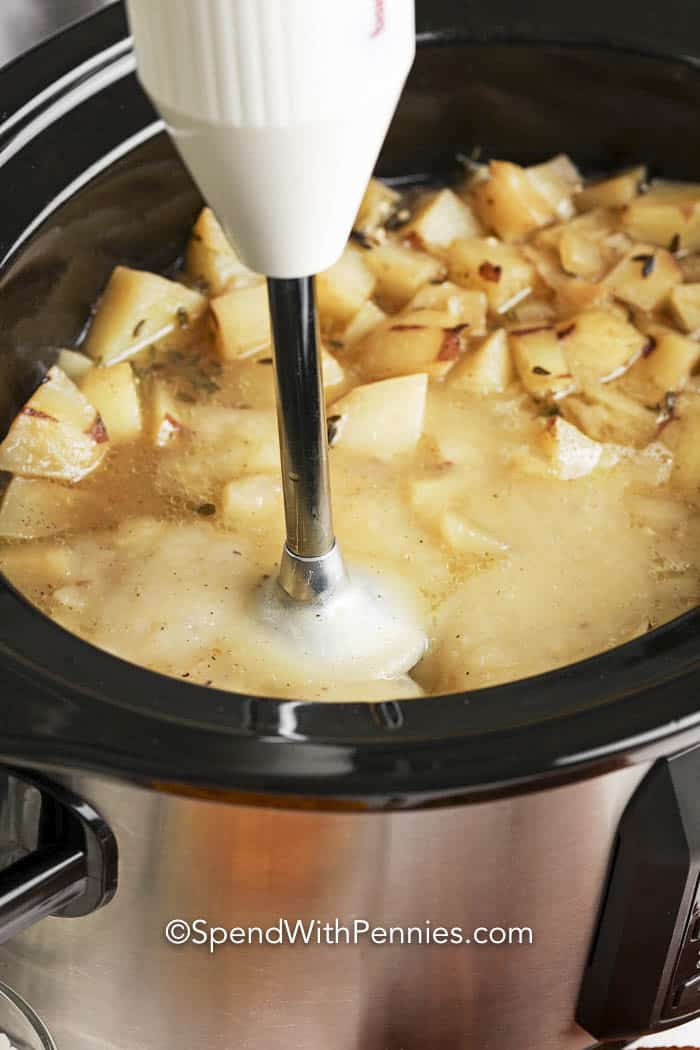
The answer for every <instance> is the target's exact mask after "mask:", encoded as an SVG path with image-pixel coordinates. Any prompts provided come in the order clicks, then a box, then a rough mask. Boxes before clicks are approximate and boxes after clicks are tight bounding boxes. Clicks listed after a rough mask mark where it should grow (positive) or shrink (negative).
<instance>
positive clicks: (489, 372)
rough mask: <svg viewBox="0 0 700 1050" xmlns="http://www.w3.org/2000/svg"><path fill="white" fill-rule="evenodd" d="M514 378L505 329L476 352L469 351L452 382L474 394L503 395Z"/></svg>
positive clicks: (500, 329)
mask: <svg viewBox="0 0 700 1050" xmlns="http://www.w3.org/2000/svg"><path fill="white" fill-rule="evenodd" d="M513 376H514V372H513V361H512V358H511V352H510V347H509V346H508V336H507V334H506V331H505V329H504V328H499V329H497V330H496V331H495V332H492V333H491V335H489V336H488V337H487V338H486V339H484V341H483V342H482V343H481V345H480V346H478V347H477V348H476V349H475V350H468V351H467V353H466V354H465V355H464V357H462V358H461V360H459V361H458V362H457V364H456V365H455V366H454V368H453V369H452V370H451V372H450V374H449V379H448V382H449V384H450V386H454V387H455V388H457V389H459V390H468V391H469V392H470V393H473V394H500V393H502V392H503V391H504V390H505V389H506V387H507V386H508V384H509V383H511V382H512V380H513Z"/></svg>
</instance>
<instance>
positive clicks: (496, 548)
mask: <svg viewBox="0 0 700 1050" xmlns="http://www.w3.org/2000/svg"><path fill="white" fill-rule="evenodd" d="M440 533H441V534H442V538H443V539H444V540H445V542H446V543H447V544H448V545H449V546H450V547H452V549H453V550H454V551H456V552H457V553H458V554H463V555H464V554H473V555H477V556H482V555H485V554H503V553H504V552H505V551H507V550H508V545H507V544H506V543H502V542H501V541H500V540H498V539H496V537H495V536H491V535H490V534H489V533H488V532H484V530H483V529H480V528H479V527H478V525H475V524H474V523H473V522H472V521H470V520H469V519H468V518H465V517H464V515H463V514H459V513H458V512H457V511H454V510H448V511H446V512H445V513H444V514H443V515H442V517H441V518H440Z"/></svg>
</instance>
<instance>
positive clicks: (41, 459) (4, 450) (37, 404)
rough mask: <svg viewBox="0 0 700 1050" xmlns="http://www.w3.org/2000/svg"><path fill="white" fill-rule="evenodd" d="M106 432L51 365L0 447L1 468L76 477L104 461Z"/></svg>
mask: <svg viewBox="0 0 700 1050" xmlns="http://www.w3.org/2000/svg"><path fill="white" fill-rule="evenodd" d="M108 447H109V437H108V434H107V430H106V428H105V426H104V423H103V422H102V419H101V418H100V416H99V413H98V412H97V411H96V409H95V407H94V406H93V405H92V404H90V402H89V401H88V399H87V398H86V397H85V396H84V395H83V394H82V393H81V392H80V390H78V388H77V386H76V385H75V383H73V382H71V380H70V379H69V378H68V376H67V375H65V374H64V373H63V372H62V371H61V370H60V368H57V367H56V366H54V367H53V368H51V369H50V370H49V372H48V373H47V375H46V377H45V379H44V382H43V383H42V384H41V386H39V387H38V389H37V390H36V391H35V392H34V394H32V396H31V397H30V399H29V401H28V402H27V404H26V405H25V406H24V408H23V409H22V411H21V412H20V413H19V415H18V416H17V417H16V418H15V420H14V422H13V423H12V426H11V427H10V430H9V432H8V434H7V437H6V438H5V440H4V441H3V442H2V444H1V445H0V470H8V471H10V472H11V473H12V474H21V475H23V476H25V477H43V478H55V479H56V480H60V481H80V479H81V478H84V477H86V476H87V475H88V474H90V473H92V471H93V470H94V469H95V468H96V467H97V466H98V465H99V464H100V463H101V462H102V459H103V458H104V455H105V453H106V451H107V448H108Z"/></svg>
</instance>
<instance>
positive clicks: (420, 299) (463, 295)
mask: <svg viewBox="0 0 700 1050" xmlns="http://www.w3.org/2000/svg"><path fill="white" fill-rule="evenodd" d="M487 306H488V300H487V298H486V295H485V293H484V292H477V291H475V290H473V289H471V288H459V287H458V286H457V285H456V284H453V283H452V281H442V283H441V284H424V285H423V287H422V288H419V289H418V291H417V292H416V294H415V295H414V296H413V298H412V299H411V301H410V303H409V304H408V306H407V307H406V309H407V310H445V311H446V312H447V313H449V314H451V315H452V317H453V318H454V323H455V324H467V325H469V335H470V336H473V335H485V334H486V309H487Z"/></svg>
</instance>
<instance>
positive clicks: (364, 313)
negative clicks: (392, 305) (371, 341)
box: [341, 299, 386, 347]
mask: <svg viewBox="0 0 700 1050" xmlns="http://www.w3.org/2000/svg"><path fill="white" fill-rule="evenodd" d="M385 319H386V314H385V313H384V311H383V310H380V308H379V307H378V306H377V304H376V303H373V302H372V300H371V299H368V300H367V302H366V303H364V304H363V306H361V307H360V309H359V310H358V312H357V313H356V314H355V316H354V317H353V319H352V321H351V322H350V324H349V325H348V326H347V328H346V329H345V330H344V332H343V333H342V335H341V342H342V343H343V346H348V347H350V346H354V344H355V343H357V342H359V340H360V339H362V338H363V336H365V335H367V333H368V332H371V331H372V329H373V328H376V327H377V325H378V324H381V322H382V321H384V320H385Z"/></svg>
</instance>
